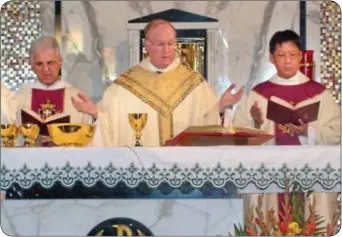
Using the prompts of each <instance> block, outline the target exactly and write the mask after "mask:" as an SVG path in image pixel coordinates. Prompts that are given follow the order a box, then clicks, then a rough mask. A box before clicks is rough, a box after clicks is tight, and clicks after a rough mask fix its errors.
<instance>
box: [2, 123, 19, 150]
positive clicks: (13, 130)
mask: <svg viewBox="0 0 342 237" xmlns="http://www.w3.org/2000/svg"><path fill="white" fill-rule="evenodd" d="M17 135H18V128H17V127H16V126H15V125H14V124H1V140H2V146H4V147H15V145H16V138H17Z"/></svg>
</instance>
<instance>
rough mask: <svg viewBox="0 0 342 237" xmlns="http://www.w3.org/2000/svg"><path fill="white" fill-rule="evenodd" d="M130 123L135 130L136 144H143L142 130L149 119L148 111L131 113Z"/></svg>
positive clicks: (129, 115)
mask: <svg viewBox="0 0 342 237" xmlns="http://www.w3.org/2000/svg"><path fill="white" fill-rule="evenodd" d="M128 120H129V124H130V125H131V127H132V129H133V130H134V131H135V146H142V145H143V144H142V141H141V130H143V129H144V127H145V125H146V121H147V113H129V114H128Z"/></svg>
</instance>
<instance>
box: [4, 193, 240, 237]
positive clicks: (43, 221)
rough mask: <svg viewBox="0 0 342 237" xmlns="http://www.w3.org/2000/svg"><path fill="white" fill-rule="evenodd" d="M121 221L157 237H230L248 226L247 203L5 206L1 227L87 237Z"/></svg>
mask: <svg viewBox="0 0 342 237" xmlns="http://www.w3.org/2000/svg"><path fill="white" fill-rule="evenodd" d="M52 213H53V214H52ZM116 217H124V218H131V219H133V220H136V221H138V222H140V223H142V224H143V225H145V226H146V227H147V228H148V229H150V230H151V231H152V232H153V234H154V235H155V236H162V235H163V236H185V235H188V236H218V235H219V236H228V233H232V234H233V233H234V224H238V223H241V224H242V223H243V214H242V200H241V199H202V200H185V199H178V200H175V199H165V200H163V199H157V200H123V199H122V200H70V199H69V200H16V201H14V200H4V201H2V202H1V228H2V231H3V232H4V233H5V234H7V235H9V236H86V235H87V234H88V233H89V232H90V230H91V229H93V228H94V227H95V226H97V225H98V224H100V223H101V222H103V221H105V220H107V219H110V218H116Z"/></svg>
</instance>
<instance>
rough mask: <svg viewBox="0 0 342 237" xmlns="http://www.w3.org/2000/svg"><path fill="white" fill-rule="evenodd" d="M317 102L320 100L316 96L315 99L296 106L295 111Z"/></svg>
mask: <svg viewBox="0 0 342 237" xmlns="http://www.w3.org/2000/svg"><path fill="white" fill-rule="evenodd" d="M316 102H318V98H317V97H316V96H315V97H313V98H309V99H307V100H303V101H301V102H299V103H298V104H296V106H295V109H298V108H302V107H304V106H307V105H310V104H314V103H316Z"/></svg>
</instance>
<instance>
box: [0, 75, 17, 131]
mask: <svg viewBox="0 0 342 237" xmlns="http://www.w3.org/2000/svg"><path fill="white" fill-rule="evenodd" d="M15 108H16V100H15V98H14V93H13V92H11V91H10V90H9V89H8V88H7V87H6V85H5V83H3V82H1V124H14V123H15V119H16V118H15V117H16V111H15Z"/></svg>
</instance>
